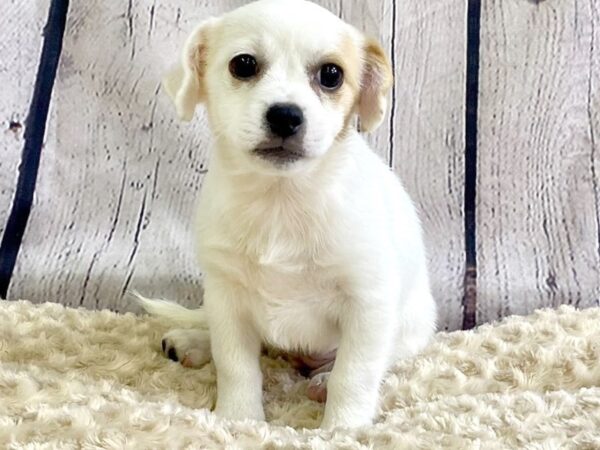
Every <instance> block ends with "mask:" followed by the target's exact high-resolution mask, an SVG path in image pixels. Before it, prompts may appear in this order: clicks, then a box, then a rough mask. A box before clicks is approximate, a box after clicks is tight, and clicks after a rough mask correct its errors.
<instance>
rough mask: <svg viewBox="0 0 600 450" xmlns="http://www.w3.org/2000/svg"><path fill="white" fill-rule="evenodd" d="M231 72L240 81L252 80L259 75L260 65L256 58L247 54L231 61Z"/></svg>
mask: <svg viewBox="0 0 600 450" xmlns="http://www.w3.org/2000/svg"><path fill="white" fill-rule="evenodd" d="M229 72H231V75H233V76H234V77H236V78H239V79H240V80H246V79H248V78H252V77H253V76H254V75H256V74H257V73H258V63H257V62H256V58H255V57H254V56H252V55H248V54H245V53H244V54H243V55H237V56H236V57H235V58H233V59H232V60H231V61H229Z"/></svg>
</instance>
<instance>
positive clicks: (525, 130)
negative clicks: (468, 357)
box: [477, 0, 600, 321]
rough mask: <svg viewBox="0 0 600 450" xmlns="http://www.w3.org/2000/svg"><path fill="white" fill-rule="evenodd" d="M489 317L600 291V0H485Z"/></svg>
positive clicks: (481, 155) (481, 226)
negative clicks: (599, 179) (538, 0)
mask: <svg viewBox="0 0 600 450" xmlns="http://www.w3.org/2000/svg"><path fill="white" fill-rule="evenodd" d="M483 5H484V8H483V10H482V16H481V19H482V22H481V71H480V97H479V148H478V174H479V176H478V180H477V181H478V192H477V195H478V202H477V230H478V231H477V242H478V249H477V268H478V272H479V276H478V286H477V291H478V301H477V305H478V318H479V321H488V320H492V319H496V318H498V317H502V316H505V315H508V314H524V313H527V312H529V311H531V310H532V309H533V308H534V307H542V306H557V305H559V304H561V303H569V304H574V305H577V306H581V307H584V306H590V305H594V304H597V302H598V299H599V298H600V270H599V269H600V246H599V243H600V241H599V237H600V234H599V233H600V230H599V227H598V224H599V222H598V218H599V211H598V208H599V207H600V203H599V200H600V198H599V194H600V192H599V191H598V176H600V171H599V169H600V166H599V164H600V148H599V145H600V3H598V2H597V1H595V0H591V1H584V2H582V1H573V2H562V1H555V2H553V1H548V2H540V3H535V2H529V3H528V2H523V1H520V0H503V1H501V2H494V1H486V2H483Z"/></svg>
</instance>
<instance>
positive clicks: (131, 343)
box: [0, 301, 600, 450]
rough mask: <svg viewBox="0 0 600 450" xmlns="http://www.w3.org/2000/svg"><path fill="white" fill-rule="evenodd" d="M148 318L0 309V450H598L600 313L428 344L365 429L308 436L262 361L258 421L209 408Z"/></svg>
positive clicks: (201, 377) (507, 323) (295, 386)
mask: <svg viewBox="0 0 600 450" xmlns="http://www.w3.org/2000/svg"><path fill="white" fill-rule="evenodd" d="M164 331H165V328H164V325H161V324H160V323H159V322H158V321H157V320H156V319H153V318H149V317H140V316H135V315H133V314H125V315H120V314H115V313H112V312H108V311H87V310H83V309H70V308H65V307H63V306H61V305H58V304H51V303H45V304H42V305H34V304H31V303H29V302H26V301H19V302H8V301H1V302H0V447H1V448H36V449H37V448H65V449H67V448H82V447H84V448H115V449H122V448H136V449H139V448H183V447H186V448H202V449H205V448H298V449H311V448H315V449H320V448H339V449H354V448H377V449H379V448H390V449H392V448H393V449H399V448H411V449H414V448H423V449H431V448H439V447H443V448H460V449H467V448H485V449H486V450H491V449H495V448H531V449H533V448H536V449H538V448H539V449H541V448H579V449H584V448H600V387H599V386H600V361H599V358H600V308H593V309H587V310H582V311H577V310H575V309H573V308H570V307H561V308H560V309H559V310H557V311H554V310H543V311H538V312H536V313H535V314H533V315H532V316H529V317H511V318H508V319H506V320H504V321H502V322H501V323H499V324H493V325H485V326H481V327H479V328H478V329H476V330H474V331H468V332H465V331H459V332H454V333H439V334H438V335H437V337H436V339H435V341H434V342H433V343H432V344H431V345H430V346H429V347H428V348H427V349H426V351H425V352H424V353H423V354H422V355H420V356H419V357H417V358H414V359H411V360H407V361H400V362H398V363H397V365H396V366H395V367H394V369H393V371H392V372H391V373H390V374H389V376H388V377H387V378H386V380H385V383H384V384H383V385H382V387H381V406H380V412H379V417H378V419H377V421H376V424H375V425H374V426H372V427H365V428H361V429H354V430H346V429H340V430H335V431H334V432H324V431H320V430H318V429H314V427H315V426H317V425H318V423H319V419H320V417H321V414H322V411H323V407H322V405H320V404H318V403H314V402H311V401H309V400H308V399H307V398H306V397H305V395H304V391H305V388H306V385H307V380H305V379H303V378H302V377H301V376H299V375H298V374H296V373H295V372H294V371H293V370H292V369H291V368H290V367H289V366H288V365H287V364H286V363H285V362H284V361H282V360H277V359H269V358H266V357H265V358H263V361H262V363H263V369H264V373H265V394H264V399H265V404H266V413H267V417H268V421H269V423H256V422H250V421H246V422H229V421H225V420H221V419H218V418H216V417H215V416H214V415H213V414H212V413H211V412H210V408H211V406H212V405H213V402H214V398H215V376H214V368H213V367H212V365H210V364H209V365H207V366H205V367H204V368H202V369H186V368H184V367H182V366H181V365H179V364H177V363H174V362H171V361H169V360H168V359H166V358H164V357H163V356H162V355H161V353H160V348H159V346H160V337H161V335H162V333H163V332H164Z"/></svg>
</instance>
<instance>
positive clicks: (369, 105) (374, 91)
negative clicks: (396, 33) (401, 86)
mask: <svg viewBox="0 0 600 450" xmlns="http://www.w3.org/2000/svg"><path fill="white" fill-rule="evenodd" d="M393 82H394V76H393V74H392V65H391V64H390V62H389V60H388V58H387V56H386V55H385V52H384V51H383V49H382V48H381V46H380V45H379V44H378V43H377V42H376V41H374V40H372V39H367V40H366V41H365V44H364V66H363V72H362V76H361V89H360V95H359V99H358V116H359V118H360V128H361V131H366V132H369V131H373V130H375V129H376V128H377V127H378V126H379V125H381V122H382V121H383V117H384V116H385V111H386V107H387V94H388V92H389V90H390V88H391V87H392V84H393Z"/></svg>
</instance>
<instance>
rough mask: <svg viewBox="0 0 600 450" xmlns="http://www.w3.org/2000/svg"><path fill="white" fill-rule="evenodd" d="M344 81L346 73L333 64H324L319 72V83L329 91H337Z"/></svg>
mask: <svg viewBox="0 0 600 450" xmlns="http://www.w3.org/2000/svg"><path fill="white" fill-rule="evenodd" d="M342 81H344V71H343V70H342V68H341V67H340V66H338V65H336V64H333V63H327V64H323V65H322V66H321V70H319V83H321V86H323V88H325V89H327V90H333V89H337V88H339V87H340V86H341V85H342Z"/></svg>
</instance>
